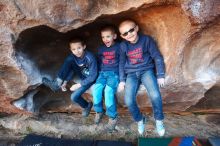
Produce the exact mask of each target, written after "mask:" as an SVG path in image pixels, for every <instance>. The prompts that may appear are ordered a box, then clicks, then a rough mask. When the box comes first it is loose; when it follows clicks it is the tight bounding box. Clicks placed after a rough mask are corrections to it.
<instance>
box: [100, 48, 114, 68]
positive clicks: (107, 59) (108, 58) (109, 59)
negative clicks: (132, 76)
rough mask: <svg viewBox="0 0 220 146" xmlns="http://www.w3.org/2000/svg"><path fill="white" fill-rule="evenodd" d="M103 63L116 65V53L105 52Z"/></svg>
mask: <svg viewBox="0 0 220 146" xmlns="http://www.w3.org/2000/svg"><path fill="white" fill-rule="evenodd" d="M102 55H103V58H102V63H103V64H105V65H108V64H114V63H115V51H109V52H103V53H102Z"/></svg>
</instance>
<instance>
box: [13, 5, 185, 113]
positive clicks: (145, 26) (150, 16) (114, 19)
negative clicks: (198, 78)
mask: <svg viewBox="0 0 220 146" xmlns="http://www.w3.org/2000/svg"><path fill="white" fill-rule="evenodd" d="M124 19H133V20H135V21H136V22H137V24H138V25H139V27H140V28H141V29H140V31H141V32H143V33H145V34H149V35H151V36H152V37H153V38H154V39H155V40H156V41H157V42H158V44H159V48H162V49H160V51H161V53H162V54H166V56H165V61H169V62H172V64H175V63H176V60H177V59H176V58H175V57H178V56H177V55H175V54H173V53H178V52H175V51H174V50H175V49H176V47H177V45H178V44H177V43H176V42H173V41H172V40H171V39H173V37H175V38H178V39H179V40H181V39H183V38H184V36H183V35H182V33H184V32H187V31H188V29H189V28H188V27H185V26H188V25H189V19H188V18H187V16H186V15H185V14H184V13H183V12H182V10H181V7H179V6H176V5H166V6H152V7H151V6H149V5H143V6H141V7H139V8H137V9H134V8H132V9H130V10H128V11H125V12H121V13H118V14H113V15H102V16H100V17H98V18H97V19H95V20H94V21H90V22H89V23H88V24H85V25H84V26H82V27H80V28H77V29H73V30H70V31H68V32H58V31H57V30H55V29H53V28H50V27H48V26H45V25H41V26H35V27H32V28H28V29H26V30H24V31H22V32H21V33H20V34H19V37H18V39H17V41H16V43H15V57H16V58H17V61H18V64H19V65H20V66H21V68H22V70H23V71H24V72H25V74H26V75H27V77H28V83H29V85H30V86H31V88H29V89H27V91H25V94H24V97H21V98H20V99H22V98H23V99H25V98H27V97H30V99H31V100H34V103H36V104H35V105H38V106H37V107H36V109H37V110H34V111H39V109H40V108H41V107H42V106H43V105H45V106H43V108H42V109H44V110H45V111H59V112H60V111H63V112H68V111H79V109H78V107H76V106H74V104H72V103H71V101H70V91H68V92H59V93H53V92H52V91H50V90H49V89H48V88H46V87H44V86H42V85H40V86H39V84H40V83H41V79H42V77H45V76H46V77H49V78H51V79H53V78H55V77H56V75H57V72H58V70H59V68H60V66H61V65H62V63H63V61H64V59H65V57H66V56H67V55H68V54H69V53H71V52H70V50H69V44H68V41H69V40H70V39H71V38H72V37H74V36H80V37H82V38H83V39H84V40H85V42H86V45H87V49H88V50H89V51H91V52H93V53H96V52H97V47H98V46H99V45H101V44H102V41H101V37H100V28H101V27H102V26H103V25H106V24H110V25H114V26H116V28H117V26H118V24H119V23H120V22H121V21H122V20H124ZM173 26H178V27H173ZM164 36H169V37H164ZM118 38H119V41H120V40H121V38H120V37H119V34H118ZM167 42H170V43H169V44H168V43H167ZM177 42H178V41H177ZM161 44H162V45H161ZM168 56H173V57H171V58H166V57H168ZM166 70H167V72H168V73H169V72H172V70H173V68H171V67H170V66H167V69H166ZM32 90H33V91H32ZM34 90H38V92H34ZM33 97H34V98H33ZM86 98H87V99H89V100H91V96H87V95H86ZM138 98H140V100H139V102H138V103H139V104H140V105H141V106H143V107H146V106H149V102H148V100H147V99H146V95H145V93H144V94H141V96H138ZM20 99H18V100H20ZM31 100H30V101H31ZM35 100H36V101H35ZM119 100H120V103H121V104H123V97H120V99H119ZM146 100H147V101H146ZM26 106H27V105H26ZM63 107H66V108H63Z"/></svg>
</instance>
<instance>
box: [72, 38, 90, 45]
mask: <svg viewBox="0 0 220 146" xmlns="http://www.w3.org/2000/svg"><path fill="white" fill-rule="evenodd" d="M72 43H81V44H82V45H83V46H84V45H85V44H86V43H85V41H84V40H83V39H82V38H81V37H73V38H71V39H70V41H69V44H72Z"/></svg>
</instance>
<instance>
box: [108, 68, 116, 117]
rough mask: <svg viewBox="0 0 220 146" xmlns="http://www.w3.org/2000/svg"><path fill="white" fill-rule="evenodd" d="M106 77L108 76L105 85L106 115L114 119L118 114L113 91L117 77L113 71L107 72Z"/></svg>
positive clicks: (114, 90)
mask: <svg viewBox="0 0 220 146" xmlns="http://www.w3.org/2000/svg"><path fill="white" fill-rule="evenodd" d="M107 77H108V78H107V83H106V87H105V106H106V115H108V116H109V117H110V118H112V119H114V118H116V117H117V115H118V113H117V104H116V99H115V92H116V91H117V87H118V83H119V77H118V75H117V74H115V73H114V72H109V74H107Z"/></svg>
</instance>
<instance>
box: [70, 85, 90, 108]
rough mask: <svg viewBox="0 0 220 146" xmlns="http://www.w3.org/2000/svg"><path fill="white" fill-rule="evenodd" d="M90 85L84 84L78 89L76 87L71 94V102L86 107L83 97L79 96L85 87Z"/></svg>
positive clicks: (86, 103)
mask: <svg viewBox="0 0 220 146" xmlns="http://www.w3.org/2000/svg"><path fill="white" fill-rule="evenodd" d="M90 86H91V84H89V85H86V86H82V87H80V88H79V89H77V90H76V91H74V92H73V93H72V94H71V100H72V102H76V103H78V104H79V105H80V106H81V107H82V108H87V107H88V102H87V101H86V100H85V99H83V97H82V96H81V95H82V94H83V93H84V92H85V91H86V90H87V89H89V87H90Z"/></svg>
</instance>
